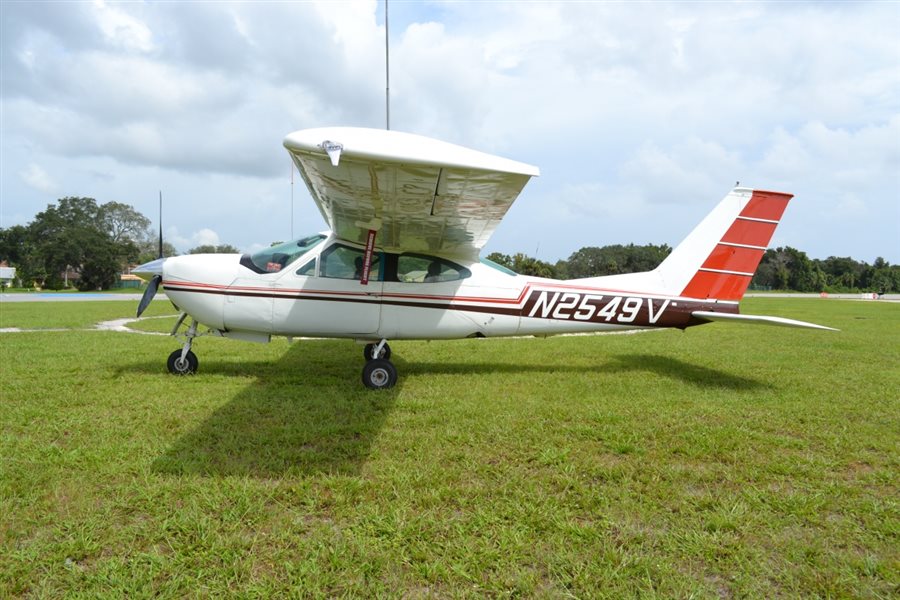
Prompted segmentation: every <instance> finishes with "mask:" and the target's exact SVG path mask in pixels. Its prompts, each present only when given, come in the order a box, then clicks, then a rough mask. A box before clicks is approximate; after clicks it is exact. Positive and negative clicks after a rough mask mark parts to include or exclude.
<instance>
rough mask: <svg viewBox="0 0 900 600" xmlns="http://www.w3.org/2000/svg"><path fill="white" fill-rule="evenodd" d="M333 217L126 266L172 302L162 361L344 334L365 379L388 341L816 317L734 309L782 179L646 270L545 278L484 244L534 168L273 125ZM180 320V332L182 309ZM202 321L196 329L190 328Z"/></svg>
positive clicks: (385, 383)
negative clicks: (501, 259)
mask: <svg viewBox="0 0 900 600" xmlns="http://www.w3.org/2000/svg"><path fill="white" fill-rule="evenodd" d="M283 143H284V146H285V148H286V149H287V151H288V152H289V154H290V156H291V158H292V160H293V163H294V165H295V166H296V167H297V169H298V171H299V172H300V174H301V176H302V177H303V180H304V182H305V183H306V186H307V187H308V189H309V192H310V194H311V196H312V198H313V200H314V201H315V203H316V205H317V206H318V208H319V211H320V212H321V214H322V216H323V217H324V219H325V222H326V223H327V225H328V227H329V228H330V230H329V231H326V232H323V233H318V234H313V235H309V236H305V237H302V238H300V239H297V240H293V241H290V242H286V243H283V244H278V245H276V246H273V247H271V248H266V249H264V250H260V251H258V252H254V253H252V254H243V255H238V254H207V255H202V254H201V255H188V256H175V257H169V258H160V259H157V260H155V261H151V262H149V263H146V264H143V265H141V266H139V267H137V268H135V269H134V270H133V272H134V273H135V274H137V275H139V276H141V277H142V278H143V279H145V280H147V281H148V282H149V283H148V286H147V289H146V291H145V293H144V296H143V297H142V299H141V302H140V304H139V306H138V310H137V316H138V317H139V316H140V315H141V313H143V311H144V310H145V309H146V307H147V305H148V304H149V303H150V301H151V300H152V299H153V296H154V295H155V294H156V291H157V289H158V288H159V286H162V287H163V288H164V289H165V292H166V296H167V297H168V299H169V300H170V301H171V302H172V303H173V304H174V305H175V307H176V308H177V309H178V310H179V311H180V313H181V314H180V317H179V319H178V321H177V323H176V325H175V327H174V328H173V330H172V335H174V336H176V337H178V338H179V339H180V341H181V344H182V347H181V348H180V349H178V350H175V351H174V352H172V354H171V355H170V356H169V359H168V361H167V367H168V370H169V371H170V372H171V373H173V374H177V375H188V374H192V373H195V372H196V371H197V368H198V359H197V356H196V355H195V354H194V352H193V350H192V348H193V343H194V340H195V339H196V338H198V337H201V336H203V335H215V336H224V337H227V338H235V339H239V340H249V341H256V342H268V341H270V340H271V338H272V337H273V336H284V337H287V338H289V341H291V340H292V339H293V338H296V337H317V338H347V339H352V340H356V341H358V342H360V343H362V344H365V347H364V357H365V364H364V367H363V370H362V381H363V384H364V385H365V386H366V387H368V388H371V389H387V388H391V387H393V386H394V385H395V384H396V383H397V377H398V375H397V369H396V367H395V366H394V364H393V363H392V362H391V360H390V358H391V348H390V346H389V345H388V340H411V339H461V338H482V337H487V338H490V337H501V336H549V335H556V334H572V333H591V332H605V331H624V330H632V329H653V328H678V329H686V328H688V327H693V326H697V325H703V324H706V323H711V322H716V321H724V322H729V323H746V324H767V325H779V326H788V327H803V328H811V329H828V330H831V328H829V327H824V326H822V325H816V324H813V323H807V322H803V321H796V320H792V319H785V318H780V317H774V316H761V315H745V314H741V313H740V312H739V302H740V300H741V298H742V297H743V295H744V292H745V291H746V290H747V287H748V285H749V283H750V280H751V278H752V277H753V274H754V272H755V271H756V268H757V266H758V265H759V262H760V259H761V258H762V256H763V253H764V252H765V250H766V247H767V245H768V244H769V241H770V240H771V238H772V234H773V233H774V231H775V228H776V226H777V225H778V223H779V222H780V220H781V217H782V214H783V212H784V210H785V207H786V206H787V204H788V201H789V200H790V199H791V198H792V195H791V194H785V193H780V192H770V191H763V190H757V189H751V188H747V187H735V188H734V189H732V190H731V191H730V192H729V193H728V194H727V195H726V196H725V197H724V199H723V200H722V201H721V202H719V204H718V205H717V206H715V208H714V209H713V210H712V212H710V213H709V214H708V215H707V216H706V218H705V219H703V220H702V222H701V223H700V224H699V225H697V227H696V228H695V229H694V230H693V231H692V232H691V233H690V234H689V235H688V236H687V238H685V240H684V241H683V242H682V243H681V244H679V245H678V246H677V247H676V248H675V249H674V250H673V251H672V253H671V254H670V255H669V256H668V257H667V258H666V259H665V260H664V261H663V262H662V263H661V264H660V265H659V266H658V267H657V268H655V269H654V270H652V271H648V272H644V273H630V274H623V275H610V276H604V277H589V278H584V279H573V280H554V279H546V278H540V277H530V276H524V275H518V274H516V273H514V272H512V271H510V270H509V269H506V268H504V267H502V266H500V265H497V264H494V263H492V262H491V261H489V260H486V259H483V258H480V252H481V249H482V248H483V247H484V245H485V243H486V242H487V241H488V239H489V238H490V237H491V234H492V233H493V232H494V230H495V229H496V228H497V226H498V225H499V224H500V222H501V221H502V219H503V217H504V216H505V215H506V213H507V211H508V210H509V208H510V206H511V205H512V203H513V202H514V201H515V199H516V198H517V197H518V195H519V193H520V192H521V191H522V189H523V188H524V186H525V184H526V183H528V181H529V180H530V179H531V178H532V177H536V176H538V175H539V170H538V168H537V167H534V166H531V165H528V164H525V163H521V162H517V161H513V160H509V159H506V158H502V157H499V156H494V155H490V154H486V153H482V152H478V151H475V150H471V149H468V148H464V147H462V146H458V145H454V144H450V143H447V142H444V141H440V140H436V139H432V138H427V137H423V136H419V135H414V134H410V133H403V132H398V131H390V130H378V129H365V128H352V127H331V128H316V129H306V130H301V131H296V132H294V133H291V134H289V135H288V136H287V137H285V139H284V142H283ZM188 317H190V320H191V321H190V325H189V326H187V328H186V330H184V331H183V332H181V331H180V330H181V328H182V326H183V324H184V323H185V321H186V319H187V318H188ZM201 326H202V327H205V328H206V331H201Z"/></svg>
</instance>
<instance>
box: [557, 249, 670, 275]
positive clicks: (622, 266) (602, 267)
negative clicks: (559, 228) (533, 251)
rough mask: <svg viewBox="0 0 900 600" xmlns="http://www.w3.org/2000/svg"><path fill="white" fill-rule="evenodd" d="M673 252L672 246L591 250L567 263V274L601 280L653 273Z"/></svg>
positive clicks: (575, 254) (573, 256) (578, 254)
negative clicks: (621, 274)
mask: <svg viewBox="0 0 900 600" xmlns="http://www.w3.org/2000/svg"><path fill="white" fill-rule="evenodd" d="M671 252H672V248H671V247H670V246H669V245H668V244H662V245H660V246H657V245H655V244H647V245H644V246H638V245H635V244H628V245H627V246H622V245H621V244H615V245H612V246H603V247H602V248H597V247H594V246H589V247H585V248H582V249H580V250H578V251H577V252H575V253H573V254H572V255H571V256H569V259H568V260H567V261H566V268H565V272H566V275H567V276H568V277H569V278H572V279H580V278H584V277H598V276H601V275H618V274H620V273H639V272H643V271H652V270H653V269H655V268H656V267H657V266H659V264H660V263H661V262H662V261H663V260H665V258H666V257H667V256H668V255H669V254H670V253H671Z"/></svg>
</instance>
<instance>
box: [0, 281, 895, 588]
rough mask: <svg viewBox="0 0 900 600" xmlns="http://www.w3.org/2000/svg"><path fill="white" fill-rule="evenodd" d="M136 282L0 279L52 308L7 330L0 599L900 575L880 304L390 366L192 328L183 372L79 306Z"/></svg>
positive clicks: (774, 304) (23, 316) (770, 305)
mask: <svg viewBox="0 0 900 600" xmlns="http://www.w3.org/2000/svg"><path fill="white" fill-rule="evenodd" d="M135 304H136V303H135V302H103V303H77V304H70V303H66V304H61V303H60V304H57V303H52V304H51V303H40V304H31V303H29V304H9V303H7V304H2V305H0V327H21V328H37V327H45V328H68V329H70V330H69V331H48V332H26V333H5V334H0V348H2V357H0V358H2V365H3V367H2V388H0V389H2V391H0V398H2V410H0V458H2V462H0V597H18V596H33V597H60V596H73V597H97V596H102V597H121V596H126V595H127V596H130V597H146V596H151V595H154V596H161V597H170V596H209V597H218V596H222V595H226V594H232V595H239V596H246V597H256V596H275V595H288V596H294V597H306V596H311V597H316V596H329V597H331V596H363V595H365V596H373V595H377V596H404V597H434V596H436V597H447V596H451V597H458V596H461V597H467V596H471V597H477V596H490V597H507V596H519V597H521V596H526V597H551V598H558V597H579V598H593V597H610V598H619V597H635V596H641V597H660V598H672V597H679V598H682V597H700V598H706V597H709V598H731V597H760V598H762V597H766V598H773V597H797V596H808V597H835V598H839V597H863V598H896V597H897V596H898V593H900V575H898V573H900V509H898V498H900V493H898V492H900V489H898V487H900V486H898V466H900V465H898V463H900V304H888V303H879V302H868V303H867V302H851V301H838V300H818V299H810V300H783V299H769V298H754V299H749V300H747V301H745V303H744V305H743V310H744V312H748V313H752V312H755V313H760V314H777V315H781V316H785V317H790V318H798V319H804V320H810V321H813V322H818V323H822V324H826V325H831V326H834V327H838V328H840V329H842V331H841V332H820V331H801V330H794V329H782V328H770V327H741V326H732V325H725V324H714V325H708V326H704V327H700V328H695V329H692V330H688V331H687V332H683V333H682V332H678V331H663V332H652V333H644V334H638V335H613V336H594V337H568V338H549V339H512V340H466V341H458V342H434V343H427V342H396V343H392V346H393V349H394V359H395V360H394V362H395V364H396V365H397V367H398V369H399V371H400V383H399V384H398V386H397V387H396V388H394V389H393V390H390V391H387V392H370V391H367V390H365V389H364V388H363V387H362V384H361V383H360V381H359V378H360V370H361V368H362V350H361V347H360V346H357V345H355V344H353V343H352V342H344V341H304V342H298V343H295V344H294V345H292V346H288V345H287V344H286V343H285V342H284V341H283V340H277V341H275V342H273V343H271V344H269V345H255V344H247V343H241V342H235V341H231V340H221V339H212V338H204V339H201V340H199V341H198V342H197V344H196V346H195V350H196V351H197V354H198V356H199V358H200V372H199V374H198V375H196V376H194V377H187V378H176V377H173V376H170V375H168V374H167V373H166V372H165V359H166V356H167V355H168V353H169V352H171V351H172V350H174V349H175V348H176V347H177V345H176V344H175V342H174V340H172V339H171V338H166V337H162V336H158V337H157V336H140V335H131V334H124V333H114V332H99V331H85V330H82V329H83V328H89V327H91V326H92V324H93V323H95V322H97V321H100V320H106V319H113V318H117V317H125V316H130V315H131V314H133V311H134V307H135ZM170 310H171V308H169V307H168V305H167V304H166V303H163V302H156V303H154V304H153V305H152V306H151V309H150V311H151V312H150V313H148V314H152V315H156V316H160V315H164V314H166V312H168V311H170ZM172 322H173V319H167V318H159V319H154V320H151V321H146V322H142V323H141V324H140V325H139V326H140V327H143V328H145V329H151V330H160V331H164V330H167V329H169V328H170V327H171V324H172Z"/></svg>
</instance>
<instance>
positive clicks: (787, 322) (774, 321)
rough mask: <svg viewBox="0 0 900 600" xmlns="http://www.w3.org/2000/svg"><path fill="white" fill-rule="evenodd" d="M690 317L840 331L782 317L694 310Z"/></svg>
mask: <svg viewBox="0 0 900 600" xmlns="http://www.w3.org/2000/svg"><path fill="white" fill-rule="evenodd" d="M691 316H693V317H696V318H698V319H703V320H704V321H725V322H732V323H745V324H747V325H777V326H779V327H805V328H807V329H825V330H827V331H840V330H839V329H834V328H833V327H825V326H824V325H816V324H815V323H807V322H806V321H795V320H794V319H785V318H782V317H768V316H764V315H736V314H731V313H718V312H708V311H704V310H695V311H694V312H692V313H691Z"/></svg>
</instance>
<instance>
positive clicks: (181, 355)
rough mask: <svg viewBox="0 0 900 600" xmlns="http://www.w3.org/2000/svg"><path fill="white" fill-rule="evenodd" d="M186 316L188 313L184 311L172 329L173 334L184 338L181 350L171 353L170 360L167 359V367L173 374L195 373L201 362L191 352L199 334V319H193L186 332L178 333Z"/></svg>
mask: <svg viewBox="0 0 900 600" xmlns="http://www.w3.org/2000/svg"><path fill="white" fill-rule="evenodd" d="M186 316H187V315H186V314H184V313H182V314H181V317H180V318H179V319H178V322H177V323H176V324H175V327H174V328H173V329H172V335H174V336H176V337H182V338H184V344H183V345H182V347H181V350H176V351H175V352H173V353H172V354H170V355H169V360H167V361H166V367H168V369H169V373H171V374H172V375H193V374H194V373H196V372H197V366H198V365H199V364H200V361H199V360H198V359H197V355H196V354H194V353H193V352H191V345H192V344H193V343H194V338H195V337H197V336H198V335H199V334H198V333H197V320H196V319H192V321H191V326H190V327H188V329H187V331H186V332H185V333H183V334H178V333H177V332H178V328H179V327H180V326H181V324H182V323H183V322H184V319H185V317H186Z"/></svg>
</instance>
